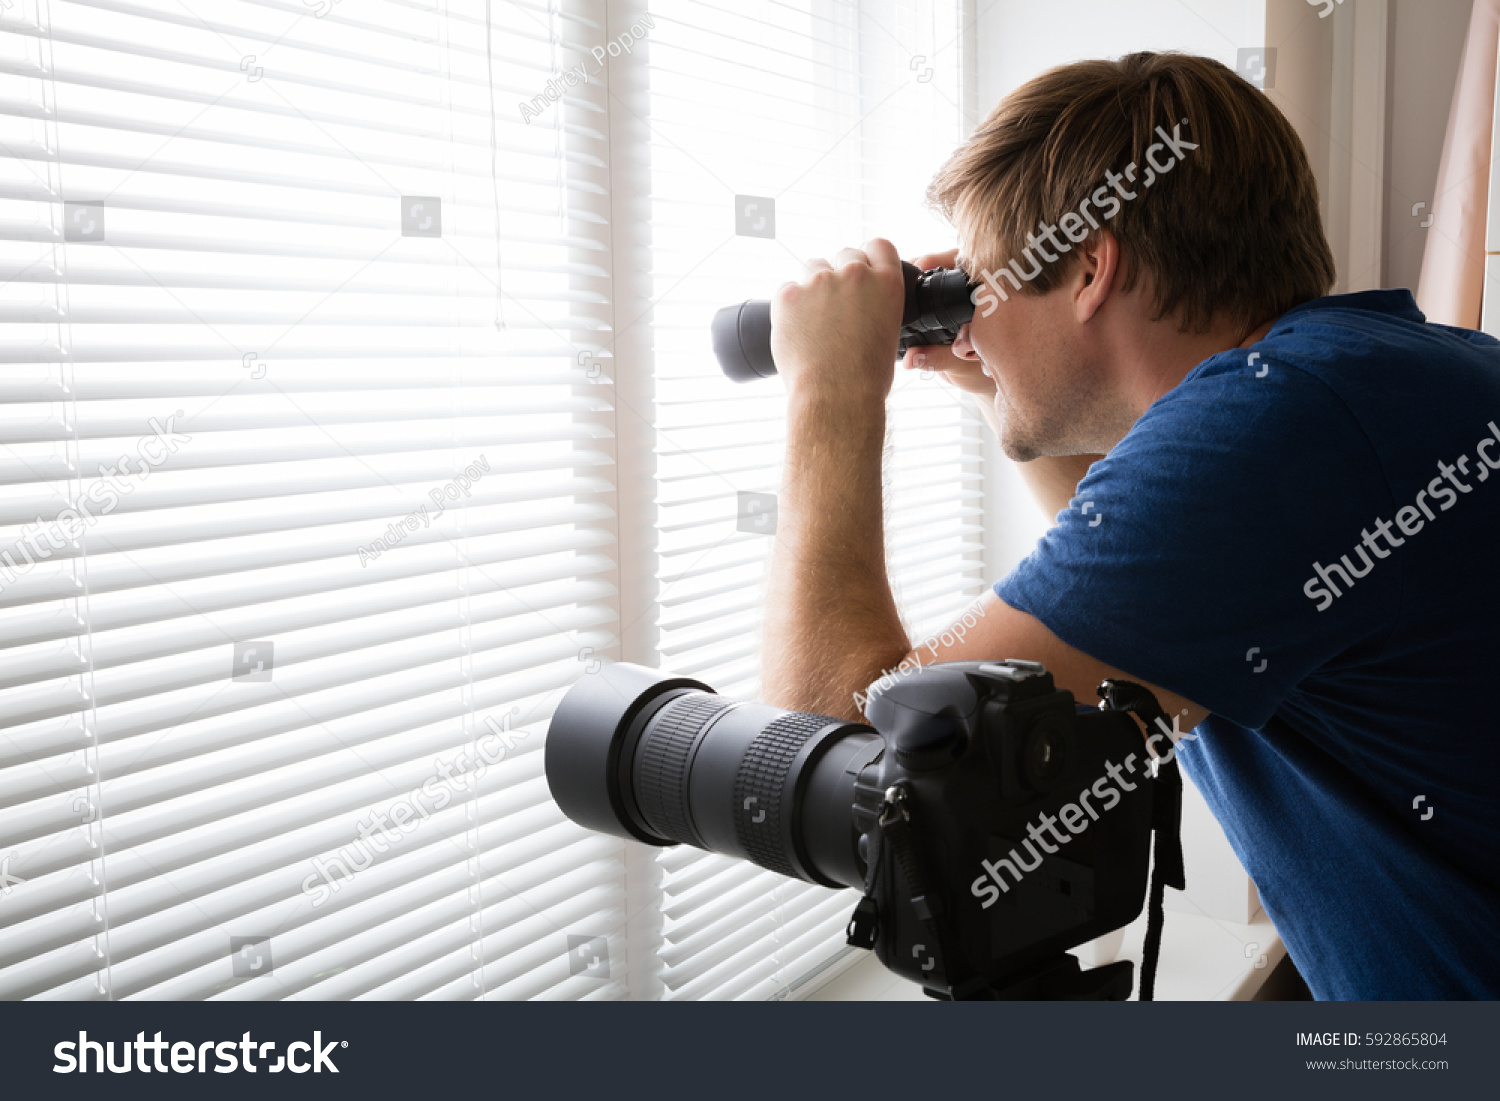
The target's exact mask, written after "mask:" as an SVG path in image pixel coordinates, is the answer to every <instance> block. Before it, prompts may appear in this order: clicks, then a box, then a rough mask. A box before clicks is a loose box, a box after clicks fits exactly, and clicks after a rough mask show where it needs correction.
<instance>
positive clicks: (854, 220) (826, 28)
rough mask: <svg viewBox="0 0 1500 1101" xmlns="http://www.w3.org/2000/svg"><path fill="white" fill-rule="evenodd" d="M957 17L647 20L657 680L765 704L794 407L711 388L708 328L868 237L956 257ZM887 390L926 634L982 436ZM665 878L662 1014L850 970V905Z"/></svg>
mask: <svg viewBox="0 0 1500 1101" xmlns="http://www.w3.org/2000/svg"><path fill="white" fill-rule="evenodd" d="M961 7H962V5H961V4H958V3H954V2H951V0H875V2H870V0H865V2H862V3H853V2H834V0H789V2H785V3H767V4H757V5H754V6H753V7H745V6H742V5H731V4H727V3H704V2H691V3H689V2H686V0H653V2H652V3H651V4H650V11H651V14H652V16H653V18H654V22H655V27H654V29H653V30H652V33H651V36H650V40H649V48H650V95H649V105H650V135H651V206H650V217H649V222H650V226H651V241H652V248H651V253H650V256H651V261H650V272H649V274H650V279H651V282H652V287H653V293H652V302H653V317H654V321H655V363H656V380H657V384H656V390H655V401H656V416H655V423H656V425H657V431H656V451H657V464H656V469H657V493H656V507H657V524H658V529H659V542H658V554H659V558H658V561H659V570H658V574H657V578H656V581H657V590H658V597H657V599H658V606H659V609H660V610H659V618H658V621H657V626H658V628H659V643H658V645H659V649H660V662H661V665H662V666H663V667H664V668H669V669H672V670H673V671H675V672H678V673H682V674H687V675H691V676H694V677H697V678H699V679H701V680H703V681H704V682H706V683H708V684H710V685H712V686H713V687H714V688H715V689H717V690H718V691H719V692H721V693H723V694H725V695H731V696H739V697H743V698H753V697H755V696H756V695H757V693H758V689H759V683H758V677H759V654H758V614H757V609H758V605H759V600H760V596H761V592H760V589H761V580H762V574H763V567H764V561H765V556H766V552H767V550H768V548H769V545H770V539H769V538H768V537H769V535H770V534H772V533H773V532H774V510H775V501H774V495H775V492H776V489H777V485H778V481H779V477H780V463H781V458H782V451H783V447H784V431H783V422H784V417H785V410H784V392H783V391H782V388H781V386H780V384H779V383H777V382H762V383H756V384H748V385H745V386H743V387H740V386H732V385H731V384H728V383H726V382H725V381H724V379H723V378H722V376H721V375H720V374H719V371H718V368H717V366H716V364H715V363H714V360H713V357H712V355H711V353H710V351H709V348H708V341H707V331H706V327H705V322H706V320H707V318H708V317H710V316H711V314H712V312H713V310H714V309H715V308H717V307H718V306H721V305H724V304H727V303H730V302H734V301H738V300H740V299H744V298H751V297H759V298H763V297H766V296H767V295H768V294H769V293H770V292H771V291H772V290H774V288H775V287H777V286H778V285H779V284H780V283H782V282H784V281H786V280H787V279H794V278H798V277H800V275H801V274H802V268H801V264H802V262H803V261H804V260H805V259H807V258H809V257H812V256H831V255H832V254H833V253H834V252H835V251H837V250H838V249H839V248H841V247H843V246H845V245H851V244H852V245H856V246H857V245H859V244H860V243H862V242H864V241H865V240H867V239H869V238H870V237H873V236H877V235H879V236H885V237H889V238H891V239H892V240H893V241H894V242H895V243H896V245H897V247H898V248H899V249H900V250H901V251H902V254H903V255H905V256H909V257H912V256H916V255H919V254H921V253H923V252H926V251H928V250H934V249H941V248H942V247H944V246H945V244H946V243H947V242H948V240H949V238H950V236H951V231H950V230H948V229H947V228H946V227H944V226H942V225H940V224H938V223H937V222H936V221H935V220H934V219H932V218H931V216H930V215H928V214H927V213H926V212H925V209H924V206H923V199H922V196H923V191H924V188H925V185H926V182H927V179H928V177H929V176H930V175H931V172H932V171H933V169H934V168H935V166H936V165H937V164H939V163H940V162H941V160H942V159H943V158H944V157H945V156H946V155H947V153H948V152H949V151H951V149H952V147H953V145H954V144H955V143H956V141H957V140H958V139H959V138H960V136H961V134H960V125H961V123H960V119H961V113H960V104H961V92H962V72H961V64H960V60H961V57H962V27H961V21H960V15H961ZM899 375H900V377H898V379H897V386H896V390H895V393H894V394H893V395H892V398H891V401H890V432H889V447H888V457H887V464H886V520H887V540H888V557H889V568H890V572H891V577H892V582H893V584H894V586H895V588H896V591H897V595H898V600H899V603H900V605H901V608H902V611H903V615H904V617H905V618H906V619H907V621H908V623H909V624H910V625H911V630H912V633H913V635H914V637H917V638H921V637H925V635H924V627H925V626H926V625H927V624H929V623H931V622H934V621H942V620H946V619H947V618H948V617H949V616H950V615H951V614H952V613H953V612H955V611H958V610H960V609H961V608H962V606H963V605H964V604H965V603H966V602H967V601H969V600H971V599H973V598H974V597H976V596H977V595H978V593H979V592H981V591H982V587H983V582H982V580H981V576H980V574H981V570H980V554H981V549H982V548H981V538H980V523H979V516H980V508H981V500H980V498H981V470H980V452H979V435H978V427H977V425H976V423H975V421H974V419H973V416H972V413H971V412H970V411H969V410H968V408H967V407H966V406H965V405H964V404H963V403H962V401H961V400H960V398H959V396H958V395H956V394H954V393H953V392H951V391H949V390H948V389H946V388H945V387H943V386H942V384H941V383H940V382H938V381H937V380H935V379H931V378H928V379H923V378H920V377H918V376H914V375H909V374H907V373H905V372H900V373H899ZM871 522H872V523H873V522H875V518H874V517H872V518H871ZM658 863H659V865H660V867H661V870H662V876H663V880H662V892H663V902H662V936H663V940H664V943H663V947H662V949H661V953H660V957H661V963H662V967H661V981H662V984H663V987H664V996H666V997H669V998H674V999H696V998H765V997H773V996H788V995H790V996H795V994H796V991H797V990H798V989H799V988H800V987H801V986H802V985H804V984H805V982H806V980H807V979H808V977H809V976H811V975H814V974H816V973H817V972H818V970H819V969H820V968H823V967H826V966H827V965H828V963H829V962H830V961H831V960H834V959H836V958H837V957H839V956H840V954H841V953H843V952H844V951H846V950H845V949H844V948H843V929H844V924H845V921H846V919H847V917H848V914H849V912H850V911H851V910H852V908H853V905H854V902H855V896H854V895H853V894H852V893H851V892H842V891H832V890H829V889H826V888H822V887H816V886H812V885H809V884H805V883H801V882H797V881H793V880H789V879H785V878H783V877H781V876H778V875H775V874H774V873H771V872H767V871H762V870H759V869H757V868H755V867H753V866H751V865H748V864H745V863H743V862H740V861H734V860H730V859H728V858H725V857H720V856H715V855H709V854H704V853H700V852H697V851H695V850H691V849H686V848H676V849H669V850H664V851H663V852H662V853H661V855H660V856H659V857H658Z"/></svg>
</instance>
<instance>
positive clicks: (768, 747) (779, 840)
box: [734, 711, 835, 876]
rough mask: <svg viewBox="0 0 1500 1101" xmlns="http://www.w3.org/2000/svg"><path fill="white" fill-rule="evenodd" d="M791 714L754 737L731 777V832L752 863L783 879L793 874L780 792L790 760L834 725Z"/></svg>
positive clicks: (822, 717)
mask: <svg viewBox="0 0 1500 1101" xmlns="http://www.w3.org/2000/svg"><path fill="white" fill-rule="evenodd" d="M834 721H835V720H834V719H830V718H829V717H828V716H827V715H811V714H808V713H806V712H803V711H793V712H790V713H788V714H786V715H783V716H782V717H781V718H779V719H777V720H776V721H775V722H773V723H771V725H769V726H768V727H766V728H765V729H764V730H762V731H761V732H760V733H759V734H757V735H756V736H755V740H754V741H753V742H751V743H750V746H749V748H747V749H746V750H745V756H744V757H743V758H741V760H740V767H739V772H738V773H736V774H735V778H734V832H735V836H736V837H737V838H738V839H739V842H740V844H741V845H743V846H744V849H745V852H746V853H747V854H749V857H750V859H751V860H753V861H755V863H757V864H759V865H760V866H761V867H763V868H770V869H771V870H772V871H773V872H780V873H781V874H782V875H790V876H795V875H796V874H797V871H796V869H795V868H793V867H792V862H791V860H790V859H789V855H788V853H787V845H786V841H785V838H784V837H783V835H782V830H781V824H782V807H781V793H782V790H783V788H784V786H785V784H786V778H787V774H788V773H789V772H791V770H792V761H793V760H794V759H795V758H796V756H797V753H798V752H799V751H800V750H801V749H802V747H803V746H804V745H806V744H807V741H808V739H809V738H811V737H812V736H813V735H814V734H816V733H817V732H818V731H819V730H822V729H823V728H824V727H825V726H827V725H828V724H829V723H832V722H834Z"/></svg>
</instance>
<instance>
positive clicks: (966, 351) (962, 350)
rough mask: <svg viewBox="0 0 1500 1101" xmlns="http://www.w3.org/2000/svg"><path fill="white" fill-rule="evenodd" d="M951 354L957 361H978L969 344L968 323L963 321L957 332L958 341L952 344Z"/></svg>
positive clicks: (971, 345) (977, 355)
mask: <svg viewBox="0 0 1500 1101" xmlns="http://www.w3.org/2000/svg"><path fill="white" fill-rule="evenodd" d="M953 354H954V355H956V356H957V357H958V358H959V359H978V358H979V353H978V352H976V351H975V350H974V345H973V344H971V343H970V342H969V323H968V322H967V321H965V322H964V323H963V325H962V326H960V327H959V330H958V339H957V340H955V341H954V342H953Z"/></svg>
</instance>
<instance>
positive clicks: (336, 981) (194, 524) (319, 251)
mask: <svg viewBox="0 0 1500 1101" xmlns="http://www.w3.org/2000/svg"><path fill="white" fill-rule="evenodd" d="M3 21H4V29H5V31H7V32H8V33H6V34H4V35H0V142H3V146H4V151H5V153H6V157H5V159H4V160H3V162H0V269H3V289H0V316H3V319H4V322H5V327H4V335H3V337H0V359H3V361H4V364H5V366H4V369H3V373H0V440H3V447H0V605H3V608H4V613H3V627H0V635H3V638H0V646H3V647H4V661H3V664H0V677H3V682H0V861H4V865H3V870H4V873H5V875H6V876H7V877H8V878H7V879H5V880H4V881H3V882H4V884H5V887H4V892H3V896H0V997H5V998H359V997H364V998H472V997H495V998H516V997H559V998H583V997H588V998H597V997H619V996H623V994H624V993H625V986H624V978H625V975H624V972H623V969H622V968H621V967H620V960H621V959H623V957H624V948H623V943H622V939H623V936H624V932H623V930H624V920H625V914H624V903H623V899H624V883H623V875H624V873H623V868H624V864H623V860H622V848H623V847H622V846H621V845H620V844H619V843H618V842H615V841H612V840H610V839H608V838H603V837H600V836H597V835H592V834H589V833H587V832H586V831H584V830H582V829H580V828H578V827H576V826H574V825H573V824H571V823H570V822H567V821H566V820H564V819H563V817H562V815H561V814H560V812H558V810H557V809H556V807H555V806H554V805H553V804H552V802H551V800H550V798H549V797H548V793H547V788H546V783H545V778H544V776H543V774H542V767H541V761H542V755H541V754H540V753H539V752H537V750H539V749H540V748H541V742H542V738H543V732H544V731H545V726H546V721H547V718H548V716H549V714H550V708H551V707H552V706H553V705H554V704H555V702H556V701H557V699H558V698H559V697H560V695H561V692H562V691H563V690H564V689H565V688H566V686H567V685H568V684H570V683H571V682H572V681H573V680H574V679H575V678H576V677H577V676H578V674H579V672H580V670H581V668H583V667H584V666H583V664H581V660H580V659H581V658H582V660H583V661H588V660H593V659H592V658H591V657H590V655H591V654H594V653H605V652H607V651H608V650H609V648H610V647H611V646H612V645H613V644H614V641H615V633H616V628H617V617H618V610H617V598H616V584H615V582H616V579H617V574H616V565H617V564H616V561H615V557H614V550H613V548H614V545H615V539H616V532H615V514H614V475H613V470H614V468H613V445H612V442H611V438H610V431H609V424H610V414H611V409H612V398H611V388H610V386H609V385H608V381H609V380H608V377H607V376H602V377H601V376H600V373H599V371H598V370H597V367H595V366H594V363H593V360H592V358H591V357H592V355H593V352H594V351H595V350H597V349H598V348H599V347H601V339H600V338H601V333H602V331H603V329H604V328H605V327H606V321H607V310H608V305H609V283H608V278H607V275H608V265H607V262H606V260H605V256H606V253H607V244H608V224H607V218H606V217H605V216H604V213H602V212H604V211H606V210H607V205H606V204H605V203H604V200H603V195H604V192H605V187H604V183H603V178H602V166H603V163H604V162H603V142H604V136H603V127H602V125H600V124H599V123H597V122H590V121H589V120H591V119H599V118H602V117H603V114H604V111H605V102H604V94H603V91H602V89H601V88H600V86H599V85H597V84H584V85H581V86H578V87H572V86H570V87H568V88H567V102H566V110H565V111H560V112H557V113H556V117H555V118H554V119H553V120H551V121H549V120H530V119H524V118H522V117H521V115H520V114H519V113H518V112H517V110H516V106H515V105H516V103H517V102H518V101H524V100H527V99H529V98H530V97H532V96H534V95H537V94H539V93H542V92H543V91H544V90H545V88H546V87H547V82H548V81H549V80H550V79H551V78H552V77H553V76H554V75H555V73H556V72H558V71H560V70H561V69H562V68H564V67H565V66H568V65H573V64H576V63H578V62H579V61H582V60H585V59H587V58H588V57H589V56H590V55H589V52H588V51H589V50H590V49H591V48H592V47H594V46H596V45H598V44H600V43H601V42H602V41H603V40H604V35H603V5H602V4H599V3H589V2H579V3H573V4H570V6H569V7H568V9H567V10H566V11H565V12H564V11H562V10H560V9H557V8H555V7H553V8H549V7H548V5H547V4H545V3H539V2H532V3H527V2H519V3H505V4H499V3H496V4H494V5H490V4H488V3H486V2H485V0H432V2H424V0H360V2H359V3H357V4H356V3H342V4H341V3H338V2H337V0H319V2H318V3H317V4H308V3H300V2H294V0H194V2H193V3H192V4H191V5H183V4H178V3H174V2H169V0H17V2H16V3H15V4H14V5H7V8H6V11H5V12H4V13H3ZM591 375H592V376H595V377H590V376H591ZM377 816H380V817H379V821H381V822H383V823H384V825H374V823H375V822H376V821H377ZM372 827H373V828H372ZM612 964H613V966H611V965H612Z"/></svg>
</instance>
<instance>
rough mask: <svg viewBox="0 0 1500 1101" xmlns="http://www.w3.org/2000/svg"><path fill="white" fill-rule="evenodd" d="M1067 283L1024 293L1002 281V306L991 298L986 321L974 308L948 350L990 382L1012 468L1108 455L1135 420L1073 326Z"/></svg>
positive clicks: (1075, 324)
mask: <svg viewBox="0 0 1500 1101" xmlns="http://www.w3.org/2000/svg"><path fill="white" fill-rule="evenodd" d="M966 270H967V269H966ZM1078 278H1079V279H1081V278H1083V275H1082V274H1081V273H1080V274H1079V275H1078ZM1073 283H1074V281H1073V280H1072V279H1068V280H1065V281H1064V282H1063V284H1062V285H1061V286H1058V287H1055V288H1054V289H1052V290H1050V291H1048V292H1047V293H1045V294H1027V293H1020V292H1016V291H1014V290H1011V289H1010V285H1009V283H1004V282H1002V286H1004V287H1005V288H1006V291H1007V295H1008V297H1007V300H1006V301H1003V302H1002V301H1000V300H999V296H998V295H997V296H995V306H994V309H992V310H988V313H989V316H988V317H985V316H983V314H984V313H985V312H986V310H985V309H984V308H981V309H978V310H976V311H975V313H974V319H973V320H972V321H971V322H970V323H969V324H967V325H965V326H964V327H963V329H961V330H960V332H959V336H958V340H957V341H955V342H954V345H953V353H954V354H955V355H957V356H960V357H961V358H964V359H970V360H977V361H978V362H979V364H980V367H981V369H982V370H983V371H984V373H985V374H986V375H988V376H989V377H990V379H991V380H992V381H993V382H994V383H995V398H994V402H995V413H996V416H997V418H998V419H999V422H1000V426H1001V432H1000V445H1001V448H1002V450H1004V452H1005V454H1006V455H1007V456H1008V457H1009V458H1011V459H1014V460H1015V461H1017V462H1029V461H1030V460H1032V459H1035V458H1038V457H1040V456H1043V455H1081V454H1092V453H1097V452H1104V451H1108V450H1109V449H1110V448H1111V447H1112V446H1114V444H1115V443H1117V442H1118V441H1119V439H1120V438H1121V437H1122V436H1123V435H1124V433H1125V432H1126V431H1128V430H1129V427H1130V425H1131V424H1132V423H1133V422H1134V420H1135V418H1134V416H1133V415H1131V414H1130V413H1129V412H1128V410H1127V409H1125V408H1124V403H1123V402H1122V401H1121V400H1120V398H1119V397H1118V395H1116V394H1115V393H1114V392H1113V386H1112V385H1111V380H1110V379H1109V377H1108V374H1107V373H1106V372H1105V371H1103V370H1102V369H1101V366H1100V357H1099V355H1098V351H1099V349H1098V348H1097V347H1094V346H1093V338H1092V337H1091V334H1089V333H1087V332H1085V331H1084V329H1083V327H1082V326H1081V325H1080V324H1079V322H1078V319H1077V314H1076V312H1075V310H1074V305H1073V303H1074V285H1073ZM980 302H981V304H982V306H984V305H987V303H988V300H987V299H986V298H984V297H983V296H981V298H980Z"/></svg>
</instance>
